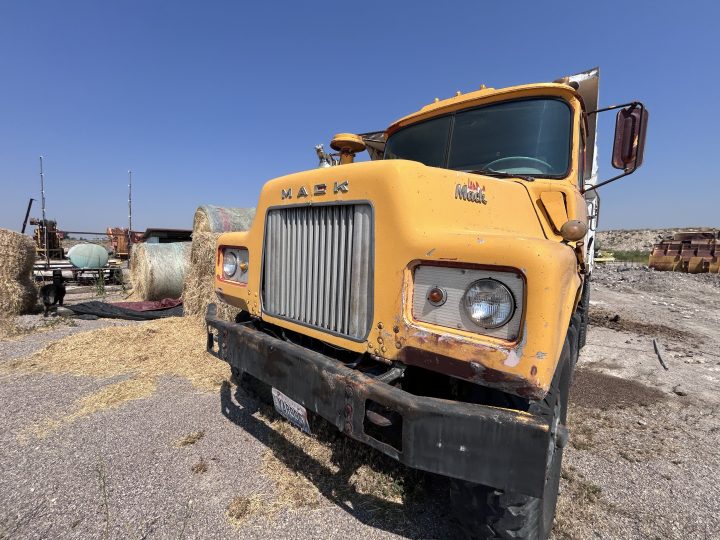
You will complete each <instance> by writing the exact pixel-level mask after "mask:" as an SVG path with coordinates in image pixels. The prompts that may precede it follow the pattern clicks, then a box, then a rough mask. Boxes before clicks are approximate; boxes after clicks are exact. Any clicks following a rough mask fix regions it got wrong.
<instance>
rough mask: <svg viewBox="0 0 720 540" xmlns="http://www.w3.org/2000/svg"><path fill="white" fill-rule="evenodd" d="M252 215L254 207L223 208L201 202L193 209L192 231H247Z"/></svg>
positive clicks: (253, 215)
mask: <svg viewBox="0 0 720 540" xmlns="http://www.w3.org/2000/svg"><path fill="white" fill-rule="evenodd" d="M254 217H255V208H225V207H222V206H215V205H212V204H203V205H201V206H199V207H198V209H197V210H196V211H195V216H194V217H193V233H196V232H205V233H222V232H229V231H247V230H248V229H249V228H250V225H252V221H253V218H254Z"/></svg>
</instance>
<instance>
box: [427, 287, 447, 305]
mask: <svg viewBox="0 0 720 540" xmlns="http://www.w3.org/2000/svg"><path fill="white" fill-rule="evenodd" d="M427 299H428V302H430V303H431V304H432V305H433V306H442V305H443V304H444V303H445V300H447V293H446V292H445V290H444V289H441V288H440V287H431V288H430V290H429V291H428V294H427Z"/></svg>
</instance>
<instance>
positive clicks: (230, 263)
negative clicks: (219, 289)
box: [223, 252, 238, 278]
mask: <svg viewBox="0 0 720 540" xmlns="http://www.w3.org/2000/svg"><path fill="white" fill-rule="evenodd" d="M237 266H238V262H237V257H236V256H235V254H234V253H232V252H225V253H223V274H225V277H226V278H230V277H233V276H234V275H235V272H236V271H237Z"/></svg>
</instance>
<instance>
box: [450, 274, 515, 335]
mask: <svg viewBox="0 0 720 540" xmlns="http://www.w3.org/2000/svg"><path fill="white" fill-rule="evenodd" d="M463 305H464V306H465V311H466V312H467V314H468V316H469V317H470V318H471V319H472V321H473V322H474V323H475V324H477V325H479V326H482V327H483V328H498V327H500V326H502V325H504V324H507V323H508V322H509V321H510V319H512V316H513V313H515V299H514V298H513V295H512V293H511V292H510V290H509V289H508V288H507V287H506V286H505V285H503V284H502V283H500V282H499V281H495V280H494V279H479V280H477V281H476V282H474V283H473V284H472V285H470V286H469V287H468V288H467V290H466V291H465V295H464V296H463Z"/></svg>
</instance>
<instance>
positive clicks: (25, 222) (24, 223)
mask: <svg viewBox="0 0 720 540" xmlns="http://www.w3.org/2000/svg"><path fill="white" fill-rule="evenodd" d="M34 200H35V199H33V198H31V199H30V200H29V201H28V207H27V212H25V219H24V220H23V226H22V231H20V232H21V233H22V234H25V228H26V227H27V222H28V218H29V217H30V209H31V208H32V203H33V201H34Z"/></svg>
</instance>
